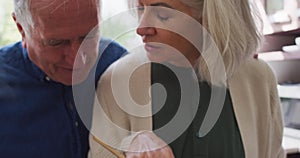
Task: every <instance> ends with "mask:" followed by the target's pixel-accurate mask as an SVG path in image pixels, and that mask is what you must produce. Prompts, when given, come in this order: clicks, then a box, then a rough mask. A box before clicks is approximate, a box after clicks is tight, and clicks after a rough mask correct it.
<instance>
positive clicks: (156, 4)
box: [150, 2, 174, 9]
mask: <svg viewBox="0 0 300 158" xmlns="http://www.w3.org/2000/svg"><path fill="white" fill-rule="evenodd" d="M150 6H153V7H156V6H161V7H167V8H171V9H174V8H173V7H172V6H170V5H169V4H167V3H163V2H159V3H153V4H150Z"/></svg>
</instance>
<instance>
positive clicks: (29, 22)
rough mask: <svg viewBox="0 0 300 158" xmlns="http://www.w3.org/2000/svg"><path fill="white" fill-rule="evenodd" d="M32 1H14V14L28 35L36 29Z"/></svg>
mask: <svg viewBox="0 0 300 158" xmlns="http://www.w3.org/2000/svg"><path fill="white" fill-rule="evenodd" d="M96 1H97V3H98V5H99V9H100V7H101V0H96ZM31 3H32V0H14V14H15V16H16V20H17V21H18V22H19V23H20V24H21V25H22V27H23V29H24V31H25V33H26V34H28V35H30V33H31V30H32V28H33V27H34V21H33V18H32V13H31Z"/></svg>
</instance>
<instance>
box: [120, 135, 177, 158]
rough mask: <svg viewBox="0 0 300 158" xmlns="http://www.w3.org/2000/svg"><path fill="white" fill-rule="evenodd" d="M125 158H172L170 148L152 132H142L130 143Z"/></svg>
mask: <svg viewBox="0 0 300 158" xmlns="http://www.w3.org/2000/svg"><path fill="white" fill-rule="evenodd" d="M125 154H126V158H174V155H173V152H172V150H171V148H170V147H169V146H168V145H167V144H166V143H165V142H164V141H163V140H161V139H160V138H159V137H157V136H156V135H155V134H154V133H152V132H142V133H140V134H138V135H137V136H136V137H135V138H134V139H133V141H132V143H131V145H130V147H129V151H128V152H126V153H125Z"/></svg>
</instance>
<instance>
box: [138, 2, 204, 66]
mask: <svg viewBox="0 0 300 158" xmlns="http://www.w3.org/2000/svg"><path fill="white" fill-rule="evenodd" d="M138 13H139V20H140V25H139V27H138V28H137V34H139V35H140V36H141V37H142V40H143V42H144V43H145V49H146V51H147V56H148V58H149V59H150V60H151V61H153V62H169V63H171V64H174V65H177V66H184V67H186V66H188V65H189V64H192V65H194V64H195V62H196V60H197V58H198V57H199V55H200V54H199V53H200V52H199V51H197V49H196V48H195V47H194V45H193V44H191V42H190V40H189V39H190V37H187V36H186V35H184V36H185V38H184V37H183V36H181V35H182V30H184V31H183V32H187V34H193V32H194V31H195V30H193V27H191V26H192V25H191V23H190V22H187V21H186V17H188V19H192V20H193V21H195V20H196V21H197V22H199V21H200V19H197V18H196V15H195V10H193V9H192V8H191V7H188V6H187V5H185V4H183V3H182V2H181V1H179V0H139V3H138ZM184 19H185V20H184ZM189 21H191V20H189ZM184 59H185V60H184ZM186 59H187V60H186ZM186 61H188V62H186ZM187 63H188V64H187Z"/></svg>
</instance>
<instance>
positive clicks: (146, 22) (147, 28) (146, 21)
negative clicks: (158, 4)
mask: <svg viewBox="0 0 300 158" xmlns="http://www.w3.org/2000/svg"><path fill="white" fill-rule="evenodd" d="M152 18H153V17H152V16H151V15H149V13H144V14H143V15H142V16H141V17H140V22H139V26H138V28H137V29H136V33H137V34H138V35H140V36H151V35H155V34H156V28H155V26H154V24H155V21H154V20H153V19H152Z"/></svg>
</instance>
